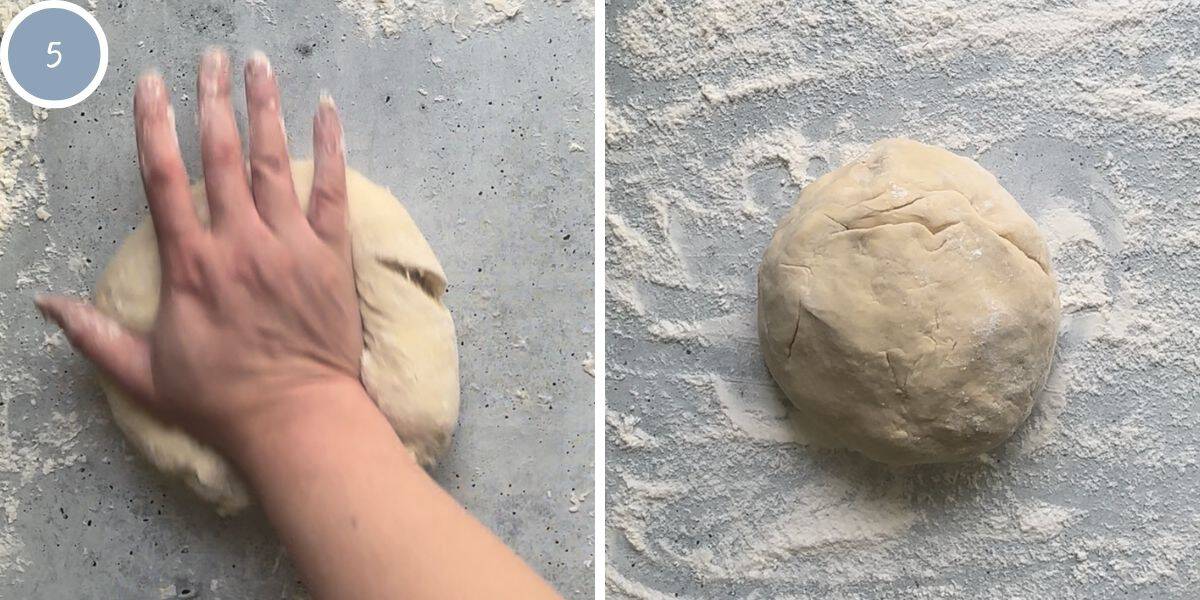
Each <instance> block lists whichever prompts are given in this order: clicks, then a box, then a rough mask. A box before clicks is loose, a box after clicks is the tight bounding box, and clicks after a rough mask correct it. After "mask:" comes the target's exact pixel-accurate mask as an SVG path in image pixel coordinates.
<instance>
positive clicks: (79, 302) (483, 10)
mask: <svg viewBox="0 0 1200 600" xmlns="http://www.w3.org/2000/svg"><path fill="white" fill-rule="evenodd" d="M0 24H2V25H3V27H4V36H3V41H2V45H0V61H2V63H3V71H4V82H3V83H0V136H2V137H0V285H2V286H3V287H2V289H0V598H69V597H98V598H133V599H142V598H154V599H160V600H161V599H168V598H211V599H220V598H228V599H240V598H289V599H290V598H295V599H302V598H318V599H319V598H394V597H402V598H414V599H423V598H448V597H463V598H466V597H472V598H497V597H520V598H558V597H566V598H593V597H595V594H594V590H593V573H594V570H595V566H596V561H595V558H594V556H593V548H594V544H595V537H594V536H595V533H594V519H595V516H596V512H595V511H596V508H595V505H594V496H593V494H592V490H593V481H594V475H595V469H596V465H594V464H593V456H594V451H595V444H596V440H595V439H594V435H593V431H594V425H593V415H594V414H595V409H594V407H595V402H596V401H597V399H596V398H595V397H594V393H593V389H594V385H595V379H594V378H595V366H594V359H593V348H594V344H595V339H596V338H595V336H596V330H595V325H594V315H595V306H594V305H593V302H592V298H594V297H595V285H597V283H596V282H595V280H594V268H595V260H596V256H595V254H596V251H595V248H594V247H593V240H594V237H595V227H596V225H595V223H594V216H593V215H594V199H593V185H594V184H593V182H594V177H595V170H594V164H595V158H596V157H595V155H594V148H595V144H594V139H593V131H594V117H593V115H594V105H595V104H594V103H595V94H594V91H593V85H594V78H595V72H594V67H593V65H594V57H593V39H594V37H593V36H594V28H595V27H596V24H595V19H594V16H593V5H592V3H588V2H577V1H574V0H571V1H566V2H557V3H541V2H521V1H519V0H429V1H424V0H423V1H420V2H390V1H388V2H382V1H379V0H338V1H336V2H335V1H333V0H300V1H291V0H289V1H287V2H284V1H276V0H241V1H233V2H216V1H212V2H208V1H205V2H193V1H184V0H165V1H152V2H151V1H138V0H135V1H128V0H127V1H125V2H119V1H117V0H79V1H77V2H66V1H61V0H50V1H44V2H34V1H32V0H16V1H13V0H0Z"/></svg>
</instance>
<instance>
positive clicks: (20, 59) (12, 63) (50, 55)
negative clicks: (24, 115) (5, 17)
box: [0, 0, 108, 108]
mask: <svg viewBox="0 0 1200 600" xmlns="http://www.w3.org/2000/svg"><path fill="white" fill-rule="evenodd" d="M0 66H2V67H3V68H4V78H5V79H7V80H8V85H9V86H11V87H12V89H13V91H15V92H16V93H17V95H19V96H21V97H22V98H24V99H25V101H26V102H29V103H30V104H33V105H35V106H40V107H42V108H66V107H68V106H72V105H75V104H78V103H79V102H82V101H83V100H84V99H85V98H87V97H88V96H89V95H91V93H92V92H94V91H95V90H96V88H97V87H99V86H100V80H102V79H104V71H105V69H106V68H108V39H107V38H105V37H104V30H102V29H101V28H100V24H99V23H97V22H96V19H95V18H94V17H92V15H91V14H90V13H88V12H87V11H86V10H84V9H82V8H80V7H79V6H78V5H76V4H72V3H70V2H65V1H64V0H45V1H44V2H38V3H37V4H34V5H32V6H29V7H26V8H25V10H22V11H21V12H20V13H17V16H16V17H14V18H13V20H12V22H10V23H9V24H8V27H6V28H5V30H4V40H3V41H2V42H0Z"/></svg>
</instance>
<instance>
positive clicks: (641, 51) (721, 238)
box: [605, 0, 1200, 600]
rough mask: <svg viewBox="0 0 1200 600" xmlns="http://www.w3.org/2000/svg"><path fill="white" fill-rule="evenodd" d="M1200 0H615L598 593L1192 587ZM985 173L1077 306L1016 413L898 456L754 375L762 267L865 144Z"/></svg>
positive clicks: (1196, 539)
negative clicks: (941, 461)
mask: <svg viewBox="0 0 1200 600" xmlns="http://www.w3.org/2000/svg"><path fill="white" fill-rule="evenodd" d="M1198 8H1200V2H1197V1H1196V0H1185V1H1183V2H1179V1H1175V0H1111V1H1103V2H1101V1H1099V0H1065V1H1062V2H1041V1H1037V2H1029V1H1027V0H998V1H995V2H975V1H969V0H896V1H893V2H868V1H864V0H854V1H851V2H834V1H833V0H799V1H788V0H616V1H614V2H612V3H610V4H609V5H608V12H609V15H610V20H611V22H613V23H614V24H615V26H613V27H611V28H610V29H609V30H608V31H607V32H606V38H607V60H608V78H609V79H608V81H609V86H608V92H607V93H608V95H607V97H606V98H605V108H606V113H607V114H606V120H605V143H606V147H607V155H606V160H607V163H608V168H607V173H608V177H609V179H608V181H606V182H605V183H606V190H607V200H608V202H607V206H608V214H607V231H606V239H607V246H606V253H607V256H606V258H607V261H608V275H609V279H608V281H607V302H606V312H607V324H606V326H607V330H606V336H607V347H608V353H607V356H608V365H607V372H608V379H609V382H610V389H609V392H608V395H607V405H608V414H607V418H606V423H607V432H608V439H607V444H608V446H609V451H608V452H607V458H608V461H609V465H608V469H609V473H610V474H611V476H610V477H609V478H608V481H609V490H608V498H607V500H608V504H609V506H608V510H607V519H608V520H607V525H608V531H607V532H606V535H607V544H608V549H609V550H608V561H609V564H608V565H607V570H606V581H607V587H608V591H609V593H610V594H611V595H613V596H614V597H619V598H641V599H654V600H657V599H659V598H700V597H738V598H814V597H823V598H904V599H910V598H915V599H918V600H921V599H932V598H952V597H970V598H988V599H991V598H996V599H1000V598H1004V599H1008V598H1049V597H1056V598H1057V597H1065V598H1075V597H1078V598H1124V597H1172V598H1174V597H1192V596H1194V595H1195V593H1196V591H1197V590H1200V563H1197V562H1196V561H1195V558H1194V557H1195V556H1196V555H1197V554H1200V507H1198V506H1196V504H1195V502H1194V501H1193V498H1194V497H1196V495H1198V494H1200V485H1198V484H1197V481H1200V472H1198V471H1200V466H1198V461H1200V456H1198V455H1197V454H1198V448H1200V412H1198V411H1197V409H1196V407H1195V405H1194V399H1195V398H1197V397H1200V343H1198V342H1197V340H1198V339H1200V322H1198V321H1197V320H1196V318H1195V315H1196V314H1200V288H1197V286H1196V285H1195V283H1194V282H1196V281H1200V192H1198V190H1200V154H1198V153H1197V152H1196V142H1197V140H1198V139H1200V59H1198V58H1196V54H1195V51H1194V40H1195V39H1196V37H1197V36H1200V11H1198V10H1197V9H1198ZM888 136H908V137H913V138H916V139H919V140H922V141H925V142H928V143H933V144H938V145H942V146H944V147H947V148H950V149H952V150H954V151H956V152H958V153H960V154H964V155H967V156H971V157H973V158H976V159H977V160H980V161H981V162H982V163H983V164H984V165H985V166H986V167H988V168H989V169H991V170H992V171H993V172H994V173H996V174H997V176H998V177H999V178H1000V180H1001V183H1003V184H1004V185H1005V187H1006V188H1007V189H1008V190H1009V191H1010V192H1012V193H1013V194H1014V195H1015V196H1016V197H1017V199H1018V201H1020V202H1021V204H1022V205H1023V206H1024V207H1025V208H1026V210H1027V211H1028V212H1029V213H1030V214H1031V215H1032V216H1033V217H1034V219H1035V220H1036V221H1037V222H1038V223H1039V225H1040V227H1041V229H1042V231H1043V232H1044V233H1045V235H1046V238H1047V242H1048V245H1049V248H1050V252H1051V255H1052V259H1053V264H1054V267H1055V270H1056V273H1057V278H1058V280H1059V284H1060V293H1061V297H1062V303H1063V309H1064V315H1063V324H1062V331H1061V335H1060V340H1059V345H1058V351H1057V352H1058V353H1057V359H1056V362H1055V365H1054V368H1053V371H1052V373H1051V375H1050V378H1049V380H1048V382H1047V386H1046V389H1045V391H1044V393H1043V394H1042V396H1041V398H1040V399H1039V403H1038V405H1037V407H1036V408H1035V409H1034V412H1033V414H1032V415H1031V417H1030V419H1029V422H1028V424H1027V425H1026V426H1025V427H1023V428H1022V429H1021V430H1020V431H1019V432H1018V433H1017V435H1016V436H1015V438H1014V439H1013V440H1012V441H1011V442H1010V443H1008V444H1005V445H1004V446H1003V447H1001V448H1000V449H998V450H997V451H995V452H992V453H990V454H988V455H985V456H982V457H980V459H979V460H978V461H972V462H968V463H961V464H952V465H929V466H920V467H905V468H893V467H887V466H883V465H878V464H874V463H870V462H869V461H866V460H865V459H861V458H859V457H857V456H855V455H853V454H850V453H847V452H845V451H842V450H838V449H836V448H837V444H836V443H835V441H833V440H823V439H820V437H819V436H817V435H816V434H819V431H809V429H811V428H809V427H806V423H805V421H804V419H803V418H802V417H800V416H799V415H797V414H795V411H794V410H792V409H790V407H789V405H788V404H787V403H786V402H785V401H784V400H783V399H782V398H781V396H780V393H779V391H778V388H777V387H775V386H774V384H773V382H772V381H771V379H770V376H769V375H768V374H767V372H766V369H765V367H763V365H762V359H761V355H760V353H759V351H758V345H757V335H756V326H755V311H756V307H755V297H756V291H755V271H756V268H757V265H758V261H759V258H760V257H761V252H762V250H763V249H764V248H765V246H766V244H767V241H768V240H769V238H770V235H771V233H772V231H773V228H774V225H775V222H776V220H777V219H778V218H779V217H780V216H782V214H783V213H784V212H785V211H786V210H787V209H788V208H789V207H790V206H791V204H792V203H793V202H794V201H795V199H796V196H797V194H798V193H799V190H800V189H801V188H802V187H803V186H804V185H806V184H807V183H809V182H811V181H813V179H815V178H816V177H818V176H820V175H822V174H824V173H826V172H828V171H829V170H830V169H831V168H833V167H835V166H837V165H839V164H842V163H844V162H846V161H847V160H850V159H852V158H853V157H854V156H856V155H858V154H859V153H861V151H862V150H863V149H864V148H865V147H866V146H867V145H869V144H870V143H871V142H873V141H875V140H876V139H879V138H882V137H888Z"/></svg>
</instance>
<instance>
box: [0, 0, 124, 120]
mask: <svg viewBox="0 0 1200 600" xmlns="http://www.w3.org/2000/svg"><path fill="white" fill-rule="evenodd" d="M51 8H61V9H63V10H66V11H68V12H72V13H75V14H76V15H79V16H80V17H81V18H82V19H83V20H84V21H86V22H87V24H88V25H89V26H90V27H91V28H92V31H93V32H95V33H96V40H97V41H99V42H100V69H99V70H97V71H96V75H95V76H93V77H92V82H91V83H89V84H88V86H87V87H85V88H83V91H81V92H79V93H78V94H75V95H74V96H71V97H70V98H67V99H66V100H45V99H42V98H38V97H37V96H34V95H33V94H31V93H29V91H28V90H26V89H25V88H23V87H21V84H20V83H18V82H17V78H16V77H13V74H12V68H11V67H9V64H8V42H9V40H11V39H12V32H13V30H15V29H16V28H17V25H20V24H21V21H24V20H25V19H27V18H29V17H30V16H31V15H33V14H34V13H37V12H41V11H43V10H47V9H51ZM0 68H2V69H3V70H4V78H5V79H6V80H8V85H9V87H11V88H12V89H13V91H14V92H16V93H17V95H18V96H20V97H21V98H23V99H24V100H25V101H26V102H28V103H30V104H32V105H34V106H39V107H41V108H67V107H69V106H75V105H76V104H79V103H80V102H83V101H84V100H85V99H86V98H87V97H88V96H91V95H92V92H94V91H96V88H98V87H100V82H101V81H102V80H103V79H104V72H105V71H107V70H108V37H106V36H105V35H104V29H102V28H101V27H100V23H99V22H98V21H96V17H93V16H92V13H89V12H88V11H86V10H84V9H83V7H81V6H79V5H78V4H72V3H70V2H67V1H66V0H42V1H41V2H38V3H36V4H32V5H30V6H26V7H25V8H24V9H23V10H22V11H21V12H19V13H17V16H15V17H13V20H12V21H10V22H9V23H8V26H6V27H5V28H4V40H3V41H0Z"/></svg>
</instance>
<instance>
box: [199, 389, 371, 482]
mask: <svg viewBox="0 0 1200 600" xmlns="http://www.w3.org/2000/svg"><path fill="white" fill-rule="evenodd" d="M381 426H382V427H387V429H388V431H391V428H390V425H388V424H387V419H386V418H385V417H384V416H383V413H381V412H380V411H379V409H378V408H377V407H376V406H375V403H374V402H373V401H372V400H371V398H370V396H368V395H367V391H366V389H364V388H363V386H362V384H361V383H360V382H358V381H357V380H353V379H350V378H345V379H331V380H323V381H317V382H313V383H309V384H305V385H301V386H296V387H293V388H288V389H287V390H286V391H283V392H280V393H279V394H278V397H277V398H275V399H274V400H272V401H270V402H263V403H262V404H261V408H259V409H257V410H256V411H254V412H253V413H249V414H244V415H242V416H241V417H240V418H239V419H238V420H237V421H236V422H234V423H230V424H229V426H228V428H227V431H226V432H225V433H224V435H223V436H222V437H224V438H225V440H224V441H225V443H224V444H223V445H224V446H225V451H226V454H228V455H229V457H230V458H231V459H232V460H233V462H234V463H236V464H237V465H238V466H239V467H240V468H241V469H243V470H245V471H249V470H253V469H256V468H258V466H259V465H260V464H262V463H263V461H262V460H260V459H261V458H264V457H265V458H266V462H267V463H270V461H272V460H275V459H277V458H278V454H279V453H280V452H286V453H289V454H295V453H304V452H308V451H320V450H321V449H322V448H323V447H324V446H326V445H327V444H328V443H329V442H330V441H331V438H337V437H339V436H346V435H353V434H354V433H355V432H362V431H364V430H366V431H370V430H378V429H380V428H381ZM393 435H394V434H393ZM247 474H249V473H247Z"/></svg>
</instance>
